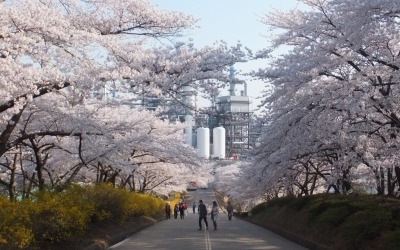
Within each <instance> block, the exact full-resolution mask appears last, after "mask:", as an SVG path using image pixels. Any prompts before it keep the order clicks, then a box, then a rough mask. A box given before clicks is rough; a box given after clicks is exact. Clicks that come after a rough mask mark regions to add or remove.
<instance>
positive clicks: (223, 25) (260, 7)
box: [150, 0, 299, 110]
mask: <svg viewBox="0 0 400 250" xmlns="http://www.w3.org/2000/svg"><path fill="white" fill-rule="evenodd" d="M150 2H151V3H152V4H155V5H157V6H158V7H159V8H161V9H167V10H175V11H182V12H185V13H187V14H190V15H192V16H194V17H195V18H196V19H199V21H198V23H197V26H200V27H199V28H197V29H194V30H190V31H189V34H188V37H190V38H192V39H193V43H194V45H195V46H196V47H198V48H200V47H204V46H207V45H212V44H213V43H215V42H216V41H221V40H223V41H225V42H227V43H228V45H232V46H233V45H235V44H237V43H238V42H240V43H241V44H243V46H245V47H248V48H250V49H251V50H252V51H253V52H256V51H257V50H261V49H263V48H267V47H268V45H269V44H268V37H269V36H270V35H271V34H268V32H267V27H266V26H265V25H264V24H262V23H261V22H260V19H261V18H262V17H263V16H264V15H265V14H266V13H268V12H270V11H272V10H273V9H279V10H290V9H293V8H296V7H298V5H299V4H298V2H297V1H296V0H248V1H243V0H201V1H199V0H196V1H195V0H192V1H190V0H186V1H185V0H150ZM263 63H264V64H265V63H266V62H253V63H246V64H243V65H235V66H234V67H235V70H236V71H237V72H246V71H251V70H257V69H258V68H260V67H261V68H262V67H263ZM242 79H244V80H246V81H247V85H248V95H249V96H250V102H251V105H250V108H251V109H252V110H255V109H256V107H257V105H258V104H259V102H260V101H259V99H257V97H259V96H260V94H261V90H262V89H264V88H265V83H263V82H261V81H250V80H249V79H245V78H242ZM242 89H243V87H242V86H238V87H237V90H238V91H236V92H237V94H238V93H240V90H242ZM227 93H228V92H227V91H226V93H224V92H223V95H227ZM206 105H207V104H206ZM200 106H201V104H200Z"/></svg>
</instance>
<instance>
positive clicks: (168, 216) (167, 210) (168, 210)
mask: <svg viewBox="0 0 400 250" xmlns="http://www.w3.org/2000/svg"><path fill="white" fill-rule="evenodd" d="M165 218H166V219H167V220H168V219H171V205H170V203H169V201H168V202H167V204H166V205H165Z"/></svg>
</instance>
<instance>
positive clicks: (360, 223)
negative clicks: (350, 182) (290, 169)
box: [238, 194, 400, 249]
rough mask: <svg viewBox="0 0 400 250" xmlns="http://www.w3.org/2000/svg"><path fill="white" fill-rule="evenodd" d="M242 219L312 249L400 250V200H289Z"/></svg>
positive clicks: (278, 200) (324, 196)
mask: <svg viewBox="0 0 400 250" xmlns="http://www.w3.org/2000/svg"><path fill="white" fill-rule="evenodd" d="M238 216H242V217H243V219H245V220H248V221H251V222H253V223H255V224H258V225H260V226H263V227H266V228H268V229H270V230H272V231H275V232H277V233H278V234H282V235H284V236H286V237H288V238H290V239H292V240H294V241H298V242H300V243H302V244H305V245H306V246H308V247H310V248H311V249H400V238H399V235H400V200H399V199H397V198H389V197H382V196H373V195H348V196H345V195H335V194H319V195H310V196H304V197H300V198H297V197H294V196H288V197H284V198H276V199H272V200H270V201H268V202H265V203H261V204H259V205H257V206H255V207H254V208H253V209H252V210H251V211H250V212H248V213H239V214H238Z"/></svg>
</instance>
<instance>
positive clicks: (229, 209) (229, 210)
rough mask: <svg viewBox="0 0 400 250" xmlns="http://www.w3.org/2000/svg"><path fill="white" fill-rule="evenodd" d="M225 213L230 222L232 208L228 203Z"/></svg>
mask: <svg viewBox="0 0 400 250" xmlns="http://www.w3.org/2000/svg"><path fill="white" fill-rule="evenodd" d="M226 211H227V212H228V218H229V220H232V215H233V206H232V204H231V203H230V202H229V201H228V205H227V206H226Z"/></svg>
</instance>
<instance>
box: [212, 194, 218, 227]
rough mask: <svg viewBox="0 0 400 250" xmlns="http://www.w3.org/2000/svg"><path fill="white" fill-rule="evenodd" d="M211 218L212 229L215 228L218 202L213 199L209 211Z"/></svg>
mask: <svg viewBox="0 0 400 250" xmlns="http://www.w3.org/2000/svg"><path fill="white" fill-rule="evenodd" d="M210 215H211V220H212V222H213V226H214V230H217V229H218V227H217V220H218V204H217V202H216V201H213V204H212V209H211V212H210Z"/></svg>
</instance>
